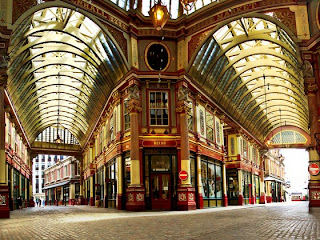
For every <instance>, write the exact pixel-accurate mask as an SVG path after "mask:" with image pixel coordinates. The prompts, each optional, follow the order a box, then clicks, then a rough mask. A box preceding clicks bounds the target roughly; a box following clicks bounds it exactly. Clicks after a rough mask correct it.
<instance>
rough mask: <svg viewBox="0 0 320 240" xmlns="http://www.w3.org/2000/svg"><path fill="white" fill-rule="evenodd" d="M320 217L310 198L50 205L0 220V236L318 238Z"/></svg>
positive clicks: (0, 237)
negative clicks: (139, 207) (124, 206)
mask: <svg viewBox="0 0 320 240" xmlns="http://www.w3.org/2000/svg"><path fill="white" fill-rule="evenodd" d="M319 220H320V209H319V211H313V212H311V213H309V212H308V203H307V202H289V203H274V204H267V205H254V206H250V205H249V206H245V207H239V206H236V207H228V208H216V209H205V210H196V211H189V212H173V211H171V212H167V211H166V212H140V213H132V212H125V211H117V210H113V209H103V208H94V207H88V206H70V207H68V206H67V207H65V206H59V207H51V206H50V207H40V208H27V209H23V210H16V211H13V212H11V218H10V219H0V239H1V240H7V239H21V240H25V239H50V240H51V239H63V240H67V239H77V240H80V239H90V240H91V239H126V240H127V239H128V240H131V239H132V240H142V239H152V240H156V239H216V240H219V239H222V240H228V239H237V240H238V239H246V240H247V239H249V240H250V239H266V240H273V239H320V228H319Z"/></svg>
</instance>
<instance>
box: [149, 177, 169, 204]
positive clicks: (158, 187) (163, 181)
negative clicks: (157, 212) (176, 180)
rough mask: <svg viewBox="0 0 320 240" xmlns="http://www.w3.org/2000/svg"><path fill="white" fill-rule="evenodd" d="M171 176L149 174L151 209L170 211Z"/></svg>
mask: <svg viewBox="0 0 320 240" xmlns="http://www.w3.org/2000/svg"><path fill="white" fill-rule="evenodd" d="M170 175H171V174H169V173H152V174H151V203H152V209H161V210H171V179H170V178H171V176H170Z"/></svg>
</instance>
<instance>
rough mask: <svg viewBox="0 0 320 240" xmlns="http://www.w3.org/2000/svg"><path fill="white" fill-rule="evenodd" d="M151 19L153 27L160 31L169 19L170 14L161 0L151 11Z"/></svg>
mask: <svg viewBox="0 0 320 240" xmlns="http://www.w3.org/2000/svg"><path fill="white" fill-rule="evenodd" d="M149 15H150V18H151V20H152V23H153V26H154V27H155V28H156V29H157V30H158V31H160V30H161V29H162V28H163V27H164V25H165V24H166V22H167V21H168V19H169V18H170V14H169V12H168V9H167V6H165V5H162V4H161V0H159V1H158V3H156V4H155V5H154V6H153V7H152V8H151V9H150V11H149Z"/></svg>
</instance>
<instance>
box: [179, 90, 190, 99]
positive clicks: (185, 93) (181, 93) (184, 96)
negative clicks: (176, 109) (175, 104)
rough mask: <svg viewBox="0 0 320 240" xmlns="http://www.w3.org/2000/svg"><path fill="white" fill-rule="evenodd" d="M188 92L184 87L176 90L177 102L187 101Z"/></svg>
mask: <svg viewBox="0 0 320 240" xmlns="http://www.w3.org/2000/svg"><path fill="white" fill-rule="evenodd" d="M188 92H189V90H188V89H187V88H186V87H184V86H180V87H179V88H178V101H186V100H187V99H188Z"/></svg>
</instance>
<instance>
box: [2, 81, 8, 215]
mask: <svg viewBox="0 0 320 240" xmlns="http://www.w3.org/2000/svg"><path fill="white" fill-rule="evenodd" d="M6 84H7V76H3V75H0V218H9V217H10V209H9V187H8V176H7V166H6V155H5V108H4V95H5V94H4V90H5V88H6Z"/></svg>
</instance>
